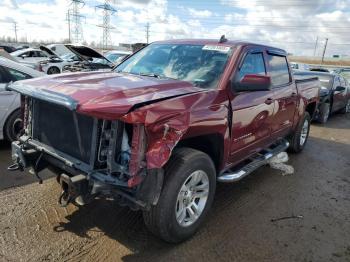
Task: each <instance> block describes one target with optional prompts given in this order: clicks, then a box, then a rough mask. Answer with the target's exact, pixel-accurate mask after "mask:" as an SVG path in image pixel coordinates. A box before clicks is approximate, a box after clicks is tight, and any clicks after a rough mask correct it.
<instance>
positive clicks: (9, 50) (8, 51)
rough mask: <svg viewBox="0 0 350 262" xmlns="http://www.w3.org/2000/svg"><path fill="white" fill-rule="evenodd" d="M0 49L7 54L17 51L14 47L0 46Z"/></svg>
mask: <svg viewBox="0 0 350 262" xmlns="http://www.w3.org/2000/svg"><path fill="white" fill-rule="evenodd" d="M0 48H1V49H4V50H5V51H6V52H7V53H12V52H14V51H16V50H17V49H16V48H15V47H13V46H10V45H0Z"/></svg>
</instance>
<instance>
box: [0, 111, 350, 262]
mask: <svg viewBox="0 0 350 262" xmlns="http://www.w3.org/2000/svg"><path fill="white" fill-rule="evenodd" d="M349 130H350V115H349V114H348V115H347V116H343V115H336V116H334V117H332V118H331V119H330V121H329V123H327V124H326V125H324V126H322V125H316V124H314V125H313V126H312V130H311V134H310V140H309V141H308V144H307V147H306V148H305V151H304V152H303V153H302V154H300V155H291V156H290V161H289V164H291V165H292V166H293V167H294V168H295V173H294V174H293V175H288V176H282V175H281V173H280V172H279V171H277V170H273V169H271V168H268V167H264V168H261V169H259V170H258V171H256V172H254V174H252V175H251V176H249V177H247V178H245V179H244V180H242V181H240V182H238V183H235V184H225V185H222V184H221V185H219V186H218V189H217V194H216V198H215V201H214V206H213V208H212V210H211V212H210V214H209V217H208V219H207V220H206V223H205V225H204V226H203V227H202V228H201V230H200V231H199V232H198V233H197V234H196V235H195V237H193V238H192V239H191V240H189V241H187V242H185V243H183V244H180V245H169V244H165V243H163V242H161V241H160V240H158V239H156V238H155V237H153V236H152V235H151V234H150V233H149V232H148V231H147V229H146V228H145V226H144V224H143V221H142V216H141V213H140V212H132V211H129V210H128V209H127V208H124V207H119V206H118V205H116V204H115V203H113V202H110V201H106V200H96V201H94V202H93V203H92V204H90V205H89V206H86V207H84V208H80V209H78V208H77V207H75V206H72V205H70V206H68V207H67V208H61V207H59V206H58V204H57V197H58V194H59V192H60V189H59V186H58V184H56V182H55V179H53V178H50V179H47V180H45V181H44V184H42V185H39V184H37V183H33V184H28V185H24V186H20V187H15V188H10V189H6V190H2V191H1V192H0V261H175V260H176V261H189V260H196V261H203V260H206V261H214V260H215V261H350V132H349ZM9 158H10V149H9V146H8V145H6V144H1V145H0V170H1V171H2V172H1V181H0V186H1V187H0V188H5V187H8V186H11V185H22V184H24V183H27V182H32V181H33V180H32V179H29V178H23V179H20V178H17V177H19V176H20V175H19V174H15V176H14V177H15V178H13V177H12V178H9V181H10V182H8V181H7V178H8V174H7V171H5V167H6V166H7V164H8V163H9V162H10V160H9ZM45 176H50V174H46V175H45ZM11 179H12V180H11ZM286 216H300V217H299V218H291V219H284V220H278V221H271V220H272V219H277V218H282V217H286Z"/></svg>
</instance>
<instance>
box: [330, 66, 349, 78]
mask: <svg viewBox="0 0 350 262" xmlns="http://www.w3.org/2000/svg"><path fill="white" fill-rule="evenodd" d="M334 73H336V74H339V75H341V76H343V77H344V78H346V79H347V80H348V81H350V68H339V69H336V70H334Z"/></svg>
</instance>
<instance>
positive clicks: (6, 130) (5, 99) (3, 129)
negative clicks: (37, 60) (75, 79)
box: [0, 57, 43, 141]
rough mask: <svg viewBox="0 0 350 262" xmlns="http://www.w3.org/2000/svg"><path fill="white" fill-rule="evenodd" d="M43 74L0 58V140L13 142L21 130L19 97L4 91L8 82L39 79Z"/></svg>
mask: <svg viewBox="0 0 350 262" xmlns="http://www.w3.org/2000/svg"><path fill="white" fill-rule="evenodd" d="M42 75H43V74H42V73H40V72H38V71H36V70H33V69H31V68H29V67H26V66H23V65H21V64H19V63H16V62H14V61H11V60H9V59H6V58H3V57H0V140H1V139H4V138H6V139H7V140H9V141H14V140H16V139H17V138H18V136H19V134H20V131H21V129H22V120H21V115H20V95H19V94H18V93H16V92H13V91H7V90H5V87H6V85H7V84H8V83H10V82H15V81H18V80H23V79H30V78H33V77H39V76H42Z"/></svg>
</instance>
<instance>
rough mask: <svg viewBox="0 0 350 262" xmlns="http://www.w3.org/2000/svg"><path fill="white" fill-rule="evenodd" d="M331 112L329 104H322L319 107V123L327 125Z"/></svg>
mask: <svg viewBox="0 0 350 262" xmlns="http://www.w3.org/2000/svg"><path fill="white" fill-rule="evenodd" d="M330 111H331V106H330V104H329V103H323V104H322V105H321V106H320V115H319V118H318V120H319V122H320V123H322V124H325V123H327V121H328V118H329V115H330Z"/></svg>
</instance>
